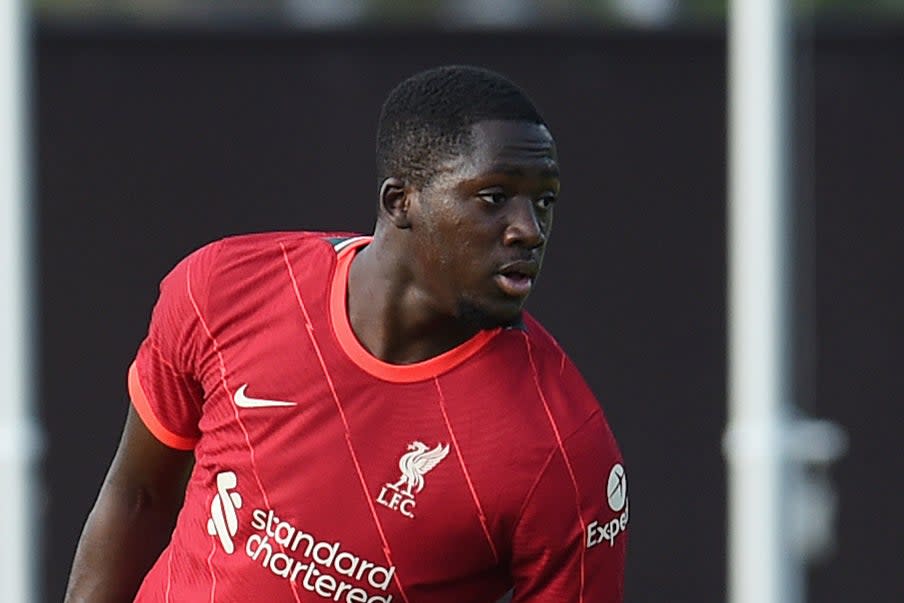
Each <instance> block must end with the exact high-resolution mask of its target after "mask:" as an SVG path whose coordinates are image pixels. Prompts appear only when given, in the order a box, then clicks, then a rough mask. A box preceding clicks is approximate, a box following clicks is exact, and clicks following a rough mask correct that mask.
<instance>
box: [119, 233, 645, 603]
mask: <svg viewBox="0 0 904 603" xmlns="http://www.w3.org/2000/svg"><path fill="white" fill-rule="evenodd" d="M338 236H339V235H335V234H328V233H274V234H262V235H249V236H243V237H235V238H229V239H224V240H221V241H218V242H216V243H213V244H210V245H208V246H206V247H203V248H202V249H200V250H198V251H196V252H195V253H193V254H191V255H190V256H188V257H187V258H186V259H184V260H183V261H182V262H180V263H179V264H178V265H177V266H176V268H175V269H173V271H172V272H171V273H170V274H169V275H168V276H167V277H166V278H165V279H164V280H163V282H162V284H161V293H160V298H159V300H158V302H157V305H156V306H155V308H154V312H153V317H152V320H151V324H150V330H149V334H148V336H147V339H145V341H144V342H143V343H142V345H141V347H140V349H139V351H138V354H137V357H136V359H135V362H134V364H133V365H132V368H131V369H130V372H129V390H130V394H131V397H132V402H133V404H134V406H135V408H136V410H137V411H138V413H139V414H140V416H141V417H142V419H143V420H144V422H145V424H146V425H147V426H148V428H149V429H150V430H151V431H152V432H153V433H154V434H155V435H156V437H157V438H159V439H160V441H162V442H163V443H165V444H167V445H169V446H172V447H174V448H179V449H186V450H189V449H191V450H194V454H195V458H196V464H195V468H194V472H193V474H192V476H191V479H190V481H189V484H188V489H187V493H186V498H185V505H184V507H183V509H182V511H181V512H180V514H179V518H178V522H177V524H176V528H175V531H174V533H173V536H172V540H171V541H170V543H169V545H168V546H167V548H166V549H165V550H164V551H163V553H162V554H161V556H160V558H159V559H158V560H157V562H156V564H155V565H154V566H153V568H152V569H151V571H150V572H149V573H148V575H147V577H146V578H145V580H144V582H143V584H142V586H141V590H140V592H139V594H138V597H137V599H136V600H137V601H172V602H194V601H216V602H218V603H227V602H247V601H267V602H268V603H279V602H282V601H286V602H291V601H306V602H307V601H310V602H321V601H335V602H342V603H390V602H391V603H424V602H428V603H464V602H476V603H491V602H492V601H495V600H496V599H497V598H498V597H500V596H502V595H503V594H504V593H505V592H506V591H507V590H509V589H510V588H513V587H514V589H515V596H514V601H516V602H527V601H530V602H532V603H566V602H583V601H586V602H588V603H590V602H592V603H615V602H619V601H621V600H622V582H623V571H624V559H625V544H626V538H627V533H626V526H627V523H628V497H627V491H626V485H627V484H626V481H625V473H624V468H623V466H622V459H621V456H620V454H619V451H618V448H617V445H616V442H615V439H614V438H613V436H612V433H611V432H610V430H609V427H608V425H607V423H606V420H605V418H604V416H603V413H602V411H601V410H600V406H599V404H598V403H597V401H596V399H595V398H594V396H593V394H592V393H591V392H590V390H589V389H588V387H587V385H586V384H585V383H584V380H583V379H582V378H581V376H580V375H579V374H578V371H577V370H576V369H575V367H574V365H573V364H572V363H571V361H570V360H569V359H568V358H567V357H566V355H565V353H564V352H563V351H562V350H561V348H560V347H559V346H558V345H557V343H556V342H555V341H554V340H553V339H552V337H550V335H549V334H547V333H546V332H545V331H544V330H543V328H542V327H541V326H540V325H539V324H538V323H537V322H536V321H535V320H533V319H532V318H531V317H530V316H528V315H525V320H524V325H523V327H519V328H507V329H501V328H500V329H495V330H490V331H481V332H480V333H478V334H477V335H476V336H474V337H473V338H472V339H471V340H469V341H467V342H465V343H464V344H462V345H460V346H459V347H457V348H455V349H453V350H450V351H448V352H446V353H444V354H442V355H440V356H437V357H435V358H432V359H429V360H426V361H424V362H419V363H416V364H411V365H404V366H399V365H391V364H387V363H385V362H382V361H381V360H379V359H377V358H375V357H373V356H371V355H370V354H369V353H368V352H367V351H366V350H365V349H364V348H363V347H362V346H361V344H360V343H359V342H358V341H357V339H356V338H355V335H354V333H353V331H352V329H351V327H350V325H349V322H348V318H347V312H346V290H347V282H348V271H349V266H350V265H351V260H352V258H353V257H354V254H355V251H356V250H357V249H360V248H361V247H362V246H363V245H366V244H367V242H368V241H369V239H368V238H366V237H353V238H346V239H344V240H342V239H339V238H331V237H338ZM340 241H341V242H340Z"/></svg>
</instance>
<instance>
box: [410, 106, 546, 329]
mask: <svg viewBox="0 0 904 603" xmlns="http://www.w3.org/2000/svg"><path fill="white" fill-rule="evenodd" d="M471 141H472V145H471V147H470V149H469V151H468V152H465V153H463V154H462V155H459V156H457V157H455V158H453V159H451V160H449V161H447V162H445V163H444V164H442V166H441V169H440V170H439V173H438V174H437V175H436V176H435V177H434V178H433V179H432V180H431V181H430V182H429V183H428V184H427V185H426V186H424V187H423V188H422V189H421V190H419V191H415V193H414V195H413V197H412V201H411V205H410V208H409V216H410V218H411V220H412V222H411V228H412V233H411V234H412V236H413V237H414V249H413V253H414V254H415V256H416V257H414V258H412V260H413V265H414V266H415V271H416V277H417V279H418V281H419V282H420V283H421V284H422V286H423V287H424V289H425V290H426V292H427V293H428V294H429V298H430V300H431V302H432V303H433V304H435V305H436V306H437V307H436V309H437V310H438V311H440V312H448V313H451V314H453V315H455V316H457V317H458V318H461V319H464V320H466V321H468V322H471V323H472V324H474V325H476V326H478V327H480V328H491V327H494V326H499V325H507V324H512V323H515V322H517V321H518V320H519V319H520V315H521V308H522V306H523V305H524V301H525V299H526V298H527V295H528V294H529V293H530V291H531V288H532V287H533V284H534V282H535V281H536V278H537V275H538V273H539V271H540V266H541V263H542V261H543V254H544V252H545V246H546V241H547V240H548V238H549V234H550V230H551V228H552V214H553V205H554V204H555V202H556V199H557V197H558V194H559V170H558V164H557V161H556V150H555V143H554V141H553V139H552V136H551V135H550V133H549V130H547V129H546V127H545V126H542V125H538V124H534V123H530V122H521V121H495V120H494V121H483V122H478V123H477V124H475V125H474V126H473V127H472V129H471Z"/></svg>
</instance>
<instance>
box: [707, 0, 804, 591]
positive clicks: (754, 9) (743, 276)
mask: <svg viewBox="0 0 904 603" xmlns="http://www.w3.org/2000/svg"><path fill="white" fill-rule="evenodd" d="M730 10H731V12H730V24H729V138H730V141H729V153H730V162H729V210H728V230H729V279H728V280H729V283H728V287H729V292H728V320H729V355H730V357H729V368H728V372H729V374H728V380H729V423H728V428H727V431H726V439H725V445H726V456H727V460H728V468H729V479H728V486H729V487H728V490H729V506H728V519H729V535H728V553H729V572H728V573H729V576H728V587H729V600H730V601H731V603H797V602H798V601H800V597H801V595H802V582H801V575H802V573H801V568H800V560H799V559H798V558H797V557H796V556H795V555H794V554H793V553H792V551H791V549H790V546H789V544H790V543H789V538H788V537H787V535H786V534H787V530H786V527H787V526H786V525H785V522H784V518H786V517H787V512H786V505H785V503H786V499H787V497H788V496H789V490H788V488H787V487H786V485H787V484H788V476H789V471H790V469H791V464H790V463H789V461H788V458H787V450H786V446H785V443H786V441H787V440H786V434H787V433H788V426H789V420H790V416H789V415H790V403H791V400H790V397H791V393H790V369H789V366H790V365H789V363H790V360H791V355H790V349H791V333H790V329H789V327H790V323H789V316H788V312H789V295H790V293H789V284H790V283H789V279H790V272H791V270H790V268H791V267H790V265H789V263H790V255H789V249H790V240H789V237H790V232H789V173H788V159H789V156H790V149H789V147H790V137H789V135H788V128H787V115H788V99H789V92H788V85H787V80H788V48H789V41H788V33H789V32H788V29H787V28H788V19H787V10H788V9H787V6H786V0H732V1H731V5H730Z"/></svg>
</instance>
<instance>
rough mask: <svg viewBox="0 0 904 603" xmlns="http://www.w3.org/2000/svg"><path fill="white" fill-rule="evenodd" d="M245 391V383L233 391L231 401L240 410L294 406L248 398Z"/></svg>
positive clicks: (277, 401)
mask: <svg viewBox="0 0 904 603" xmlns="http://www.w3.org/2000/svg"><path fill="white" fill-rule="evenodd" d="M246 389H248V384H247V383H246V384H244V385H242V387H240V388H238V389H237V390H235V396H233V397H232V399H233V400H235V405H236V406H238V407H240V408H272V407H276V406H295V404H296V403H295V402H284V401H283V400H265V399H263V398H249V397H248V396H246V395H245V390H246Z"/></svg>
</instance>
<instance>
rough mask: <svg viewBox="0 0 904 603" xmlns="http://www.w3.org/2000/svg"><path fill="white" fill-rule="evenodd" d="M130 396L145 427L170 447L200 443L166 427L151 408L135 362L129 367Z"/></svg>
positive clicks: (179, 447)
mask: <svg viewBox="0 0 904 603" xmlns="http://www.w3.org/2000/svg"><path fill="white" fill-rule="evenodd" d="M129 397H130V398H131V399H132V405H133V406H134V407H135V411H136V412H137V413H138V416H139V417H141V420H142V421H143V422H144V425H145V427H147V428H148V431H150V432H151V433H152V434H154V437H156V438H157V439H158V440H160V441H161V442H163V443H164V444H166V445H167V446H169V447H170V448H175V449H177V450H194V448H195V444H197V443H198V440H197V439H196V438H187V437H185V436H181V435H179V434H176V433H173V432H172V431H170V430H169V429H167V428H166V427H164V426H163V423H161V422H160V420H159V419H158V418H157V415H155V414H154V411H153V410H152V409H151V405H150V403H149V402H148V397H147V395H146V394H145V393H144V388H143V387H142V386H141V380H140V379H139V377H138V368H137V367H136V366H135V363H134V362H133V363H132V366H130V367H129Z"/></svg>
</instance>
